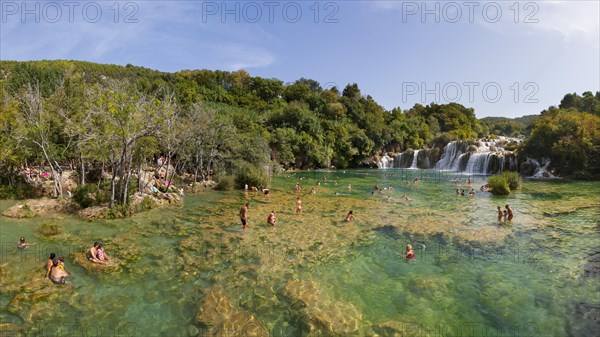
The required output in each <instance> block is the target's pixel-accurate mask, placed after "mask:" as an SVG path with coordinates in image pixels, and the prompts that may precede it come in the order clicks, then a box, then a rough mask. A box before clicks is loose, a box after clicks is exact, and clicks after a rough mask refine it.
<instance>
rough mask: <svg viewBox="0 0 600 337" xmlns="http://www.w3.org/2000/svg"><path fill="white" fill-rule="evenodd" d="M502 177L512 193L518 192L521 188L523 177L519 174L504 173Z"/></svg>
mask: <svg viewBox="0 0 600 337" xmlns="http://www.w3.org/2000/svg"><path fill="white" fill-rule="evenodd" d="M502 177H504V179H505V180H506V182H507V183H508V187H509V188H510V190H511V191H514V190H518V189H519V188H521V176H520V175H519V173H517V172H509V171H506V172H502Z"/></svg>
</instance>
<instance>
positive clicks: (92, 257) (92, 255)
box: [86, 241, 102, 263]
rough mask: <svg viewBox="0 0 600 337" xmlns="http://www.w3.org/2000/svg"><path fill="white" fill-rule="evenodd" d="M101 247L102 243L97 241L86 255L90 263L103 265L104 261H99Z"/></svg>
mask: <svg viewBox="0 0 600 337" xmlns="http://www.w3.org/2000/svg"><path fill="white" fill-rule="evenodd" d="M99 245H100V243H99V242H97V241H96V242H94V246H93V247H92V248H90V249H89V250H88V252H87V254H86V257H87V259H88V261H91V262H95V263H102V261H100V260H99V259H98V246H99Z"/></svg>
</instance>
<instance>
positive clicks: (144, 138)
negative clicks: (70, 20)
mask: <svg viewBox="0 0 600 337" xmlns="http://www.w3.org/2000/svg"><path fill="white" fill-rule="evenodd" d="M0 75H1V76H0V95H1V96H2V97H1V104H2V116H1V117H0V128H1V129H0V144H1V149H2V153H1V155H0V198H24V197H32V196H35V194H36V193H37V192H36V190H39V189H36V188H32V186H35V184H31V181H32V180H33V178H34V177H35V179H40V180H47V181H48V182H49V183H51V186H50V187H49V188H51V189H52V195H53V196H54V197H60V196H62V195H63V194H64V193H67V192H68V193H73V195H77V194H78V193H79V194H82V195H89V194H90V193H92V194H94V193H95V195H97V199H98V200H101V201H102V202H106V203H108V205H109V207H110V208H113V207H115V206H122V205H127V204H128V203H130V202H131V198H132V196H133V195H134V194H135V193H136V192H137V193H143V192H144V190H145V189H151V187H152V186H154V187H155V188H156V189H162V190H163V191H167V189H168V188H169V186H171V185H176V186H183V185H184V184H190V183H192V184H194V183H199V182H202V181H209V180H215V181H217V182H218V185H219V186H220V187H221V188H223V189H229V188H233V187H238V188H239V187H241V186H243V184H246V183H247V184H250V185H253V186H267V185H268V179H266V176H267V175H268V174H270V173H271V172H277V171H281V170H284V169H286V170H289V169H316V168H358V167H373V166H375V165H376V163H377V161H378V158H379V157H380V156H381V155H382V154H383V153H384V152H395V153H399V152H402V151H405V150H407V149H415V150H416V149H422V148H429V149H435V148H440V149H441V148H443V147H444V146H445V145H446V144H448V142H450V141H453V140H470V139H476V138H478V137H479V138H481V137H486V138H494V137H496V136H500V135H506V136H515V135H525V136H526V139H525V141H524V142H522V143H521V144H520V145H519V147H518V148H517V149H516V151H517V152H518V154H519V156H522V157H523V158H526V157H529V158H535V159H540V160H541V159H543V158H546V159H549V160H550V161H551V166H552V169H553V172H555V173H556V174H558V175H561V176H567V177H575V178H586V179H588V178H592V179H594V178H598V177H599V176H600V131H599V130H600V92H596V93H595V94H593V93H592V92H584V93H583V94H582V95H581V96H580V95H578V94H576V93H572V94H571V93H570V94H567V95H565V96H564V97H563V99H562V100H561V101H560V104H559V105H558V106H556V107H555V106H552V107H549V108H548V109H546V110H544V111H542V112H541V113H540V114H539V115H531V116H525V117H521V118H516V119H508V118H492V117H488V118H483V119H480V120H479V119H477V118H476V116H475V111H474V110H473V109H472V108H467V107H464V106H462V105H460V104H457V103H450V104H435V103H431V104H429V105H426V106H424V105H421V104H416V105H415V106H413V107H411V108H408V109H405V110H402V109H401V108H399V107H398V108H394V109H392V110H386V109H384V108H383V107H382V106H381V105H379V104H378V103H377V102H376V101H375V100H374V99H373V98H372V97H371V96H369V95H365V94H363V93H362V92H361V90H360V89H359V87H358V85H357V84H356V83H353V84H348V85H346V86H345V87H344V88H343V89H342V88H337V87H331V88H323V87H322V86H321V85H320V84H319V83H318V82H317V81H314V80H310V79H304V78H301V79H299V80H297V81H295V82H293V83H287V84H286V83H283V81H281V80H278V79H267V78H261V77H253V76H251V75H250V74H248V73H247V72H246V71H243V70H240V71H235V72H226V71H212V70H183V71H179V72H176V73H167V72H160V71H155V70H151V69H146V68H142V67H136V66H132V65H127V66H124V67H123V66H117V65H105V64H96V63H90V62H81V61H29V62H17V61H1V62H0ZM159 161H160V165H158V166H160V167H161V169H158V170H155V168H153V169H148V167H151V166H155V165H157V164H159ZM67 171H71V172H73V174H72V175H71V174H70V179H72V180H74V181H76V182H77V187H76V190H75V189H73V190H71V189H69V188H66V187H65V186H63V175H65V174H66V172H67ZM28 172H29V173H28ZM44 175H45V176H44ZM71 176H72V177H71ZM157 182H158V184H157ZM155 185H156V186H155ZM81 190H85V192H81Z"/></svg>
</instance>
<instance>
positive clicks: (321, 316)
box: [282, 280, 361, 334]
mask: <svg viewBox="0 0 600 337" xmlns="http://www.w3.org/2000/svg"><path fill="white" fill-rule="evenodd" d="M282 295H283V296H284V297H285V298H287V299H288V300H289V301H290V302H291V305H292V309H294V310H295V311H296V312H297V317H296V319H297V320H298V321H299V324H300V325H301V326H302V327H303V329H304V330H306V331H307V332H308V333H310V334H314V333H317V332H318V333H326V334H348V333H352V332H355V331H357V330H358V328H359V322H360V319H361V315H360V313H359V312H358V310H357V309H356V307H355V306H354V305H353V304H351V303H346V302H340V301H332V300H330V299H328V297H327V296H325V294H324V293H323V292H322V291H321V290H320V289H319V288H318V286H317V284H316V283H315V282H312V281H300V280H290V281H288V283H287V284H286V285H285V286H284V287H283V289H282Z"/></svg>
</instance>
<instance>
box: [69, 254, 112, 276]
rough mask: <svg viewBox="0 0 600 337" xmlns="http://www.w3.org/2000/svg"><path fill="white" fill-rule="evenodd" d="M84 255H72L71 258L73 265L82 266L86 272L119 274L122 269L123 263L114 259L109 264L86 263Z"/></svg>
mask: <svg viewBox="0 0 600 337" xmlns="http://www.w3.org/2000/svg"><path fill="white" fill-rule="evenodd" d="M85 255H86V253H72V254H71V258H72V259H73V263H74V264H77V265H80V266H82V267H83V268H85V269H86V270H87V271H88V272H91V273H98V272H104V271H106V272H119V271H121V269H122V266H123V262H122V261H121V260H119V259H116V258H115V257H111V258H110V262H109V263H106V264H101V263H95V262H91V261H88V259H87V257H86V256H85Z"/></svg>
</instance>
